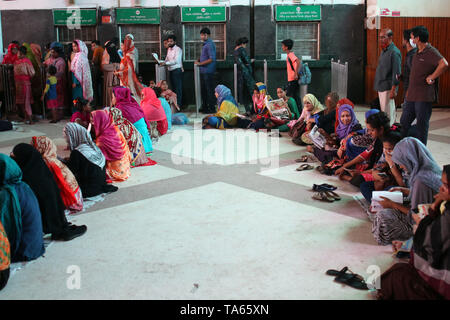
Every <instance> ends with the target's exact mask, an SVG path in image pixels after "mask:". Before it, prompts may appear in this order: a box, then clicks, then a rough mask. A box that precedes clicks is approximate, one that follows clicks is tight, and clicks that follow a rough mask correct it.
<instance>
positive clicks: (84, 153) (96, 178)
mask: <svg viewBox="0 0 450 320" xmlns="http://www.w3.org/2000/svg"><path fill="white" fill-rule="evenodd" d="M64 136H65V138H66V141H67V144H68V146H69V149H70V151H71V152H70V157H69V159H68V160H67V162H66V164H67V167H69V169H70V171H72V172H73V174H74V176H75V178H76V179H77V182H78V184H79V186H80V188H81V192H82V194H83V197H84V198H90V197H95V196H98V195H100V194H102V193H108V192H114V191H117V189H118V188H117V187H115V186H113V185H109V184H107V183H106V168H105V164H106V160H105V156H104V155H103V153H102V151H101V150H100V149H99V147H97V145H96V144H95V143H94V141H92V138H91V135H90V134H89V133H88V132H87V130H86V129H85V128H84V127H82V126H80V125H79V124H76V123H71V122H69V123H67V124H66V126H65V127H64Z"/></svg>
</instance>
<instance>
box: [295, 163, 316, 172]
mask: <svg viewBox="0 0 450 320" xmlns="http://www.w3.org/2000/svg"><path fill="white" fill-rule="evenodd" d="M312 169H314V167H313V166H312V165H310V164H307V163H304V164H302V165H301V166H300V167H298V168H297V169H295V170H297V171H305V170H312Z"/></svg>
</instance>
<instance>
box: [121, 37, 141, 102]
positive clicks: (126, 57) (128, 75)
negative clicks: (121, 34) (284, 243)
mask: <svg viewBox="0 0 450 320" xmlns="http://www.w3.org/2000/svg"><path fill="white" fill-rule="evenodd" d="M137 63H138V61H137V59H136V54H135V47H134V42H133V40H132V39H131V38H130V37H126V38H125V41H124V43H123V59H122V60H121V61H120V68H119V70H118V71H114V74H116V75H117V76H118V77H119V79H120V85H121V86H124V87H127V88H129V89H130V91H131V94H132V95H133V98H134V99H135V100H136V101H137V103H139V104H141V94H142V89H143V87H142V84H141V83H140V82H139V80H138V78H137V76H136V71H135V70H136V64H137Z"/></svg>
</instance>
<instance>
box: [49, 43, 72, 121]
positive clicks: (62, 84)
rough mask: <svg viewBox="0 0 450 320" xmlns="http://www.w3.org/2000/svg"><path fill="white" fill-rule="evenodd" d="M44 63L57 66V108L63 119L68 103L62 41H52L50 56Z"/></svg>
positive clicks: (58, 115) (59, 115)
mask: <svg viewBox="0 0 450 320" xmlns="http://www.w3.org/2000/svg"><path fill="white" fill-rule="evenodd" d="M44 65H45V66H46V67H47V68H48V67H49V66H54V67H55V68H56V74H55V77H56V79H57V83H56V95H57V101H58V108H57V109H56V110H57V117H58V119H61V118H62V116H63V110H64V107H65V106H66V105H67V104H66V100H65V99H66V96H67V94H66V93H67V89H66V84H67V77H66V61H65V60H64V48H63V45H62V44H61V43H59V42H52V44H51V45H50V57H49V58H48V59H46V60H45V61H44Z"/></svg>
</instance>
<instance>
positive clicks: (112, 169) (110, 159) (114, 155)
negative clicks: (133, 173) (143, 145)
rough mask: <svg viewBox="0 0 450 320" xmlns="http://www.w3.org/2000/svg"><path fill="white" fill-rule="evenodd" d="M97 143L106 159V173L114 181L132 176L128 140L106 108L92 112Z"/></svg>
mask: <svg viewBox="0 0 450 320" xmlns="http://www.w3.org/2000/svg"><path fill="white" fill-rule="evenodd" d="M91 124H92V128H93V129H94V134H95V137H96V139H95V143H96V144H97V146H98V147H99V148H100V150H101V151H102V153H103V155H104V156H105V159H106V174H107V176H108V177H109V178H110V179H111V180H114V181H125V180H127V179H128V178H129V177H130V164H131V155H130V149H129V148H128V144H127V140H126V139H125V137H124V136H123V134H122V132H121V131H120V130H119V128H117V126H116V125H114V121H113V118H112V115H111V114H110V113H109V112H108V111H106V110H96V111H93V112H92V113H91Z"/></svg>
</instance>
